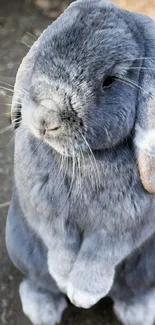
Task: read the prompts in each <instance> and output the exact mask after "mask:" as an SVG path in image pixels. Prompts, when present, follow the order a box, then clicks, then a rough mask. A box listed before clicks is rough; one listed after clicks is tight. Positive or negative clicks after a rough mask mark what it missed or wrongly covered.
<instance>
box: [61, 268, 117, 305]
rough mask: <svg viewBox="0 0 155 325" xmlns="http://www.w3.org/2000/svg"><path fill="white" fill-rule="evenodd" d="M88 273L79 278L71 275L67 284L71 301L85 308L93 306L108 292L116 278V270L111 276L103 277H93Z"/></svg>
mask: <svg viewBox="0 0 155 325" xmlns="http://www.w3.org/2000/svg"><path fill="white" fill-rule="evenodd" d="M84 273H85V272H84ZM88 273H90V272H88ZM88 273H87V272H86V274H85V276H84V274H82V275H81V276H78V278H72V277H71V279H70V282H69V283H68V286H67V295H68V298H69V299H70V301H71V302H72V303H73V304H74V305H75V306H77V307H81V308H85V309H88V308H90V307H92V306H93V305H95V304H96V303H97V302H98V301H99V300H100V299H101V298H103V297H105V296H106V295H107V294H108V292H109V291H110V289H111V287H112V284H113V279H114V272H112V274H111V275H110V276H109V275H108V276H107V275H105V276H104V277H102V278H101V277H97V276H92V277H91V276H90V275H88ZM73 279H75V281H73ZM88 279H89V280H88Z"/></svg>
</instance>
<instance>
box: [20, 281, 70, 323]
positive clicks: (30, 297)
mask: <svg viewBox="0 0 155 325" xmlns="http://www.w3.org/2000/svg"><path fill="white" fill-rule="evenodd" d="M19 294H20V298H21V302H22V307H23V311H24V313H25V315H26V316H27V317H28V318H29V319H30V320H31V322H32V324H33V325H55V324H57V323H60V321H61V317H62V313H63V311H64V309H65V308H66V307H67V302H66V299H65V297H64V296H63V295H62V294H61V293H57V294H53V293H51V292H48V291H46V290H43V289H42V288H40V287H38V286H37V285H36V284H35V282H32V281H31V280H29V279H24V280H23V281H22V283H21V284H20V287H19Z"/></svg>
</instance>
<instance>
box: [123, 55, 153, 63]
mask: <svg viewBox="0 0 155 325" xmlns="http://www.w3.org/2000/svg"><path fill="white" fill-rule="evenodd" d="M154 58H155V56H140V57H137V58H136V57H135V58H134V57H133V58H128V59H125V60H123V62H126V61H136V60H150V59H154Z"/></svg>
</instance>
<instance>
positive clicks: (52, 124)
mask: <svg viewBox="0 0 155 325" xmlns="http://www.w3.org/2000/svg"><path fill="white" fill-rule="evenodd" d="M40 127H41V133H42V134H43V135H47V134H49V133H50V134H51V135H52V134H55V133H56V132H58V131H60V129H61V121H60V118H59V117H58V116H56V115H55V114H54V115H53V114H52V116H51V117H50V118H47V117H45V118H41V120H40Z"/></svg>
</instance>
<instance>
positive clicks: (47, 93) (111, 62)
mask: <svg viewBox="0 0 155 325" xmlns="http://www.w3.org/2000/svg"><path fill="white" fill-rule="evenodd" d="M154 79H155V25H154V23H153V21H152V20H151V19H149V18H148V17H146V16H143V15H139V14H135V13H130V12H128V11H125V10H122V9H120V8H118V7H116V6H115V5H114V4H112V3H110V2H108V1H106V0H96V1H94V0H78V1H76V2H74V3H73V4H71V5H70V6H69V7H68V9H67V10H66V11H65V12H64V13H63V14H62V15H61V16H60V17H59V18H58V19H57V20H56V21H55V22H54V23H53V24H52V25H51V26H49V27H48V28H47V29H46V30H45V31H44V32H43V34H42V35H41V37H40V38H39V40H38V41H37V42H36V43H35V44H34V45H33V46H32V48H31V49H30V51H29V53H28V54H27V56H26V57H25V58H24V60H23V62H22V64H21V66H20V69H19V71H18V74H17V79H16V85H15V93H14V98H13V104H12V119H13V124H14V125H15V127H18V126H19V125H20V124H21V127H22V126H23V127H25V128H27V129H28V130H29V132H31V133H32V134H33V135H34V136H35V137H36V138H38V139H39V140H40V141H44V142H46V143H48V144H49V145H50V146H51V147H53V148H54V149H55V150H56V151H58V152H60V154H63V155H69V156H72V155H74V154H76V155H77V154H78V153H79V152H81V151H82V152H87V151H89V150H104V149H110V148H113V147H115V146H117V145H118V144H119V143H121V142H123V141H124V140H126V139H127V138H129V137H130V138H131V137H133V138H134V144H135V150H136V154H137V157H138V158H137V159H138V164H139V168H140V173H141V175H142V180H143V182H144V185H145V186H146V187H147V184H146V182H147V181H148V177H149V173H146V169H145V161H146V157H147V158H148V157H149V162H150V161H151V164H152V163H153V158H151V157H152V156H151V155H152V151H153V148H151V147H150V145H151V146H152V143H153V140H154V139H155V131H152V130H153V129H154V126H155V125H154V124H155V123H153V122H154V121H155V117H154V116H153V111H155V110H154V106H153V105H150V101H151V100H152V97H153V92H154ZM150 107H152V108H153V109H151V108H150ZM150 112H151V113H150ZM150 114H151V115H150ZM150 116H151V117H150ZM16 118H17V119H16ZM138 148H139V149H138ZM154 154H155V151H154ZM149 166H150V164H149V165H148V166H147V168H148V169H149ZM144 174H145V175H144ZM151 186H152V185H151ZM147 189H148V190H150V189H151V187H150V188H149V186H148V188H147Z"/></svg>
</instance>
